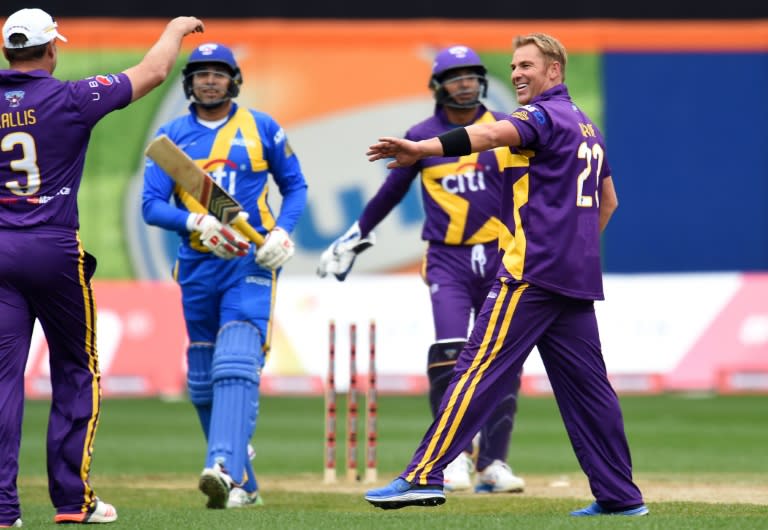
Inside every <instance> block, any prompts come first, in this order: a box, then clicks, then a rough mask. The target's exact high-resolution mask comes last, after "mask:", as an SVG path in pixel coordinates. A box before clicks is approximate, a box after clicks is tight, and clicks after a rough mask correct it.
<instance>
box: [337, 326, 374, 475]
mask: <svg viewBox="0 0 768 530" xmlns="http://www.w3.org/2000/svg"><path fill="white" fill-rule="evenodd" d="M335 372H336V323H335V322H334V321H333V320H332V321H330V323H329V326H328V377H327V379H326V388H325V451H324V455H325V456H324V459H325V469H324V482H325V483H326V484H330V483H334V482H336V427H337V422H336V411H337V406H336V375H335ZM367 383H368V384H367V385H366V389H365V391H366V392H365V407H366V417H365V427H366V448H365V477H364V480H365V482H375V481H376V480H377V478H378V476H377V471H376V443H377V424H376V414H377V395H376V322H375V321H373V320H371V323H370V327H369V359H368V381H367ZM359 390H360V387H359V381H358V373H357V325H356V324H354V323H353V324H350V326H349V389H348V392H347V409H346V412H347V415H346V416H347V417H346V431H347V432H346V445H345V451H344V454H345V468H346V474H345V476H346V479H347V480H348V481H359V480H360V473H359V471H358V432H359V430H358V425H359V419H358V401H359Z"/></svg>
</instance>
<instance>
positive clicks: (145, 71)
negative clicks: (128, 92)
mask: <svg viewBox="0 0 768 530" xmlns="http://www.w3.org/2000/svg"><path fill="white" fill-rule="evenodd" d="M193 32H198V33H202V32H203V23H202V21H201V20H200V19H198V18H196V17H176V18H174V19H173V20H171V21H170V22H169V23H168V25H167V26H166V27H165V30H164V31H163V33H162V35H160V38H158V39H157V42H155V44H154V45H152V47H151V48H150V49H149V51H148V52H147V54H146V55H145V56H144V58H143V59H142V60H141V62H140V63H139V64H137V65H135V66H132V67H130V68H128V69H127V70H125V72H124V73H125V74H126V75H127V76H128V79H130V80H131V86H132V87H133V96H132V97H131V101H132V102H133V101H136V100H137V99H139V98H140V97H142V96H145V95H146V94H147V93H149V91H150V90H152V89H153V88H155V87H156V86H158V85H159V84H160V83H162V82H163V81H165V79H166V78H167V77H168V74H169V73H170V72H171V68H173V64H174V63H175V62H176V58H177V57H178V56H179V51H180V49H181V41H182V39H183V38H184V37H185V36H186V35H189V34H190V33H193Z"/></svg>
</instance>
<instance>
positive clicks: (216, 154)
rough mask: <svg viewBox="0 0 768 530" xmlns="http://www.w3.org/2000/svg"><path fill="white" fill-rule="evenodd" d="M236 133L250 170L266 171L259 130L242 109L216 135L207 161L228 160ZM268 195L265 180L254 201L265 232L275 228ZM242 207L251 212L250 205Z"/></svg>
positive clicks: (253, 119) (267, 165) (251, 115)
mask: <svg viewBox="0 0 768 530" xmlns="http://www.w3.org/2000/svg"><path fill="white" fill-rule="evenodd" d="M238 131H240V135H241V136H242V138H243V145H244V146H245V150H246V152H247V153H248V158H249V160H250V162H251V170H252V171H254V172H256V171H266V170H268V169H269V164H268V163H267V161H266V160H265V159H264V145H263V144H262V142H261V135H260V134H259V128H258V126H257V125H256V118H254V117H253V114H251V113H250V111H248V110H247V109H245V108H243V107H240V108H238V109H237V111H236V112H235V114H234V115H233V116H232V117H231V118H230V119H229V121H228V122H227V123H226V124H225V125H224V126H223V127H222V128H221V130H219V132H218V133H217V134H216V138H215V139H214V141H213V145H212V146H211V152H210V154H209V160H224V159H227V158H229V151H230V149H231V148H232V142H233V141H234V139H235V137H236V136H237V133H238ZM268 194H269V186H268V185H267V181H266V180H265V182H264V189H263V190H262V191H261V194H260V195H259V198H258V199H256V209H257V210H258V212H259V218H260V219H261V224H262V226H264V228H265V229H267V230H272V228H274V227H275V218H274V216H273V215H272V212H271V211H270V209H269V205H268V204H267V195H268ZM243 207H244V208H245V209H246V210H248V211H251V205H250V204H244V205H243ZM251 213H252V212H251Z"/></svg>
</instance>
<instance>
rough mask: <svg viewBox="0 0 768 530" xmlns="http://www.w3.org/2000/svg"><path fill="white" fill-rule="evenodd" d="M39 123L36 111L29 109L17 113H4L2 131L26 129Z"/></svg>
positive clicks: (0, 117) (2, 114)
mask: <svg viewBox="0 0 768 530" xmlns="http://www.w3.org/2000/svg"><path fill="white" fill-rule="evenodd" d="M36 123H37V118H36V117H35V109H27V110H24V111H16V112H3V113H1V114H0V129H10V128H11V127H24V126H26V125H34V124H36Z"/></svg>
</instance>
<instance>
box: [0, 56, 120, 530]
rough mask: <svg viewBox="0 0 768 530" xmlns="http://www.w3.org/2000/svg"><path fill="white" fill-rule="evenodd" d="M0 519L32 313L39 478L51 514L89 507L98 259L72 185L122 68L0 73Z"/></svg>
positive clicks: (110, 106)
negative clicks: (38, 358)
mask: <svg viewBox="0 0 768 530" xmlns="http://www.w3.org/2000/svg"><path fill="white" fill-rule="evenodd" d="M0 92H1V93H2V97H3V99H1V100H0V247H2V249H3V252H2V253H0V336H2V337H3V341H2V344H0V366H3V370H2V371H1V372H0V423H1V424H2V426H3V429H4V431H3V436H0V455H3V456H2V457H1V458H0V523H2V524H5V523H6V522H8V521H10V522H12V521H14V520H15V519H16V518H18V517H20V515H21V512H20V507H19V498H18V492H17V489H16V478H17V475H18V450H19V444H20V441H21V425H22V421H21V420H22V416H23V410H24V366H25V364H26V361H27V356H28V354H29V348H30V341H31V338H32V329H33V325H34V321H35V319H37V320H39V321H40V324H41V326H42V328H43V330H44V331H45V336H46V339H47V341H48V346H49V352H50V368H51V401H52V403H53V404H54V406H52V407H51V412H50V418H49V423H48V434H47V442H46V451H47V461H48V480H49V482H48V486H49V493H50V497H51V501H52V502H53V505H54V507H55V508H56V512H57V513H58V514H78V513H82V512H83V511H85V510H87V509H88V507H89V506H93V503H94V502H95V493H94V491H93V488H92V487H91V485H90V483H89V470H90V466H91V456H92V445H93V437H94V435H95V432H96V427H97V425H98V418H99V410H100V396H101V387H100V383H99V381H100V372H99V365H98V353H97V345H96V307H95V303H94V298H93V291H92V289H91V277H92V276H93V273H94V271H95V269H96V260H95V258H94V257H93V256H91V255H90V254H88V253H87V252H85V250H84V249H83V247H82V244H81V243H80V239H79V237H78V234H77V229H78V225H79V223H78V214H77V192H78V189H79V187H80V179H81V178H82V171H83V163H84V161H85V153H86V149H87V147H88V140H89V137H90V133H91V128H92V127H93V126H94V125H95V124H96V123H97V122H98V121H99V119H101V118H102V117H104V116H105V115H106V114H107V113H109V112H110V111H113V110H115V109H118V108H122V107H124V106H126V105H127V104H128V103H130V101H131V95H132V88H131V83H130V81H129V79H128V77H127V76H126V75H125V74H118V75H105V76H95V77H90V78H88V79H83V80H80V81H74V82H65V81H59V80H57V79H55V78H53V77H51V75H50V74H49V73H48V72H46V71H43V70H35V71H32V72H19V71H11V70H0Z"/></svg>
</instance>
